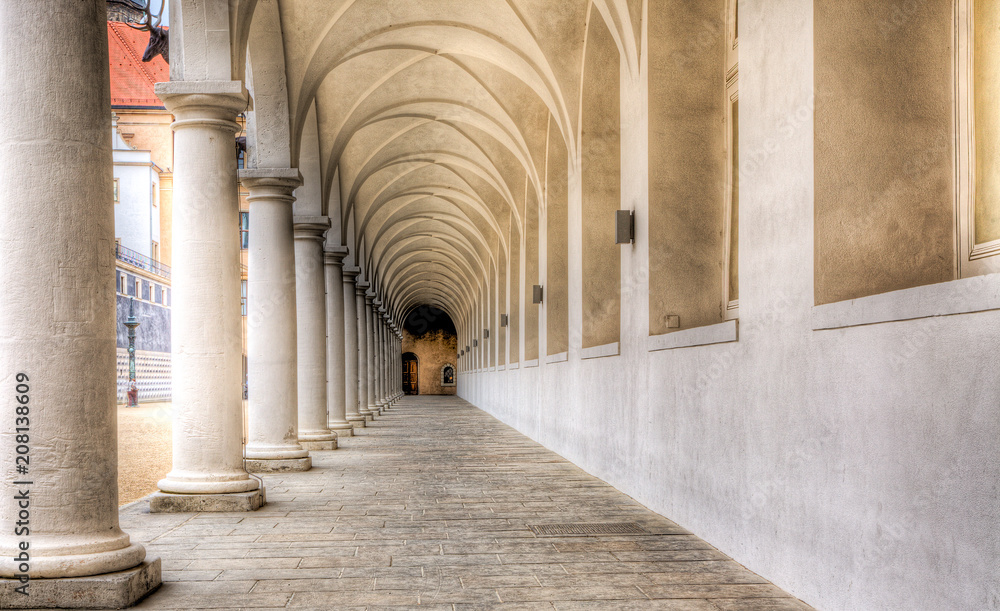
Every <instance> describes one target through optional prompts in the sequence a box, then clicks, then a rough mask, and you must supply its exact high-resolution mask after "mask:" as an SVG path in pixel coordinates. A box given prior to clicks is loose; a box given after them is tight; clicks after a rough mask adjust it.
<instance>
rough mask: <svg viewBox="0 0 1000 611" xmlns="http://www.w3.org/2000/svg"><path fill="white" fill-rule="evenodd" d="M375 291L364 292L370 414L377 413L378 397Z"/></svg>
mask: <svg viewBox="0 0 1000 611" xmlns="http://www.w3.org/2000/svg"><path fill="white" fill-rule="evenodd" d="M374 299H375V293H373V292H371V289H369V292H368V293H366V294H365V329H366V331H367V333H366V335H367V340H368V341H367V344H368V379H367V380H366V383H367V385H368V411H369V412H371V413H372V414H376V413H378V411H379V409H378V402H377V401H378V397H377V396H376V395H375V371H376V367H375V310H374V307H375V306H374Z"/></svg>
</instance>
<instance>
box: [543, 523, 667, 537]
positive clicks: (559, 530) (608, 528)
mask: <svg viewBox="0 0 1000 611" xmlns="http://www.w3.org/2000/svg"><path fill="white" fill-rule="evenodd" d="M528 528H530V529H531V532H533V533H535V534H536V535H538V536H539V537H572V536H588V535H646V534H649V532H648V531H646V530H645V529H643V528H642V527H641V526H639V525H638V524H636V523H635V522H612V523H605V524H536V525H529V526H528Z"/></svg>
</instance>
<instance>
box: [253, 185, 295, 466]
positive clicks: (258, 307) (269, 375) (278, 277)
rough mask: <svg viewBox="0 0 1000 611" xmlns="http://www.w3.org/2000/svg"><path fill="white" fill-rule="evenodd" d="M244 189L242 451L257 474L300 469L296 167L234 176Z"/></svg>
mask: <svg viewBox="0 0 1000 611" xmlns="http://www.w3.org/2000/svg"><path fill="white" fill-rule="evenodd" d="M240 176H241V178H242V180H243V185H244V186H245V187H246V188H247V189H248V190H249V192H250V195H249V197H247V202H248V203H249V204H250V240H249V252H248V253H247V254H248V269H247V272H248V276H247V416H248V423H247V424H248V426H247V431H248V437H247V448H246V457H247V458H248V459H249V461H250V462H249V467H250V469H251V470H252V471H257V472H264V473H267V472H276V471H305V470H308V469H309V468H310V467H311V461H310V460H309V458H308V455H309V453H308V452H307V451H306V450H305V449H303V447H302V446H301V445H299V440H298V422H299V415H298V400H297V398H298V386H297V380H298V369H297V365H296V363H297V361H298V354H297V347H296V334H297V331H296V305H295V302H296V297H295V246H294V240H293V229H292V204H293V203H294V202H295V197H294V196H293V195H292V192H293V191H294V190H295V188H296V187H298V186H299V185H300V184H301V183H302V179H301V177H300V176H299V171H298V170H292V169H284V170H281V169H271V170H263V169H255V170H244V171H243V172H241V174H240Z"/></svg>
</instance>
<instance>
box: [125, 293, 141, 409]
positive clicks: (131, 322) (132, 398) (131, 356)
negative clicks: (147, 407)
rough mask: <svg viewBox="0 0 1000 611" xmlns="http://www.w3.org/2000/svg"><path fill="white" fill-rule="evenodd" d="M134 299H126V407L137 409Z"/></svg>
mask: <svg viewBox="0 0 1000 611" xmlns="http://www.w3.org/2000/svg"><path fill="white" fill-rule="evenodd" d="M134 305H135V298H134V297H129V298H128V319H127V320H126V321H125V326H126V327H128V407H139V387H138V385H137V384H136V382H135V329H136V327H138V326H139V320H138V319H137V318H136V317H135V309H134Z"/></svg>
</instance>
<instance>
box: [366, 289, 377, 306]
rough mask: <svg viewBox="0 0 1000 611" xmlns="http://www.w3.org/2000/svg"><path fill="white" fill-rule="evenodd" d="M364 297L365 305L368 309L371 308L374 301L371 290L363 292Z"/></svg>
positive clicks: (373, 294)
mask: <svg viewBox="0 0 1000 611" xmlns="http://www.w3.org/2000/svg"><path fill="white" fill-rule="evenodd" d="M364 297H365V303H366V304H368V306H369V307H371V306H372V302H373V301H374V300H375V293H373V292H371V290H368V291H365V295H364Z"/></svg>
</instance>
